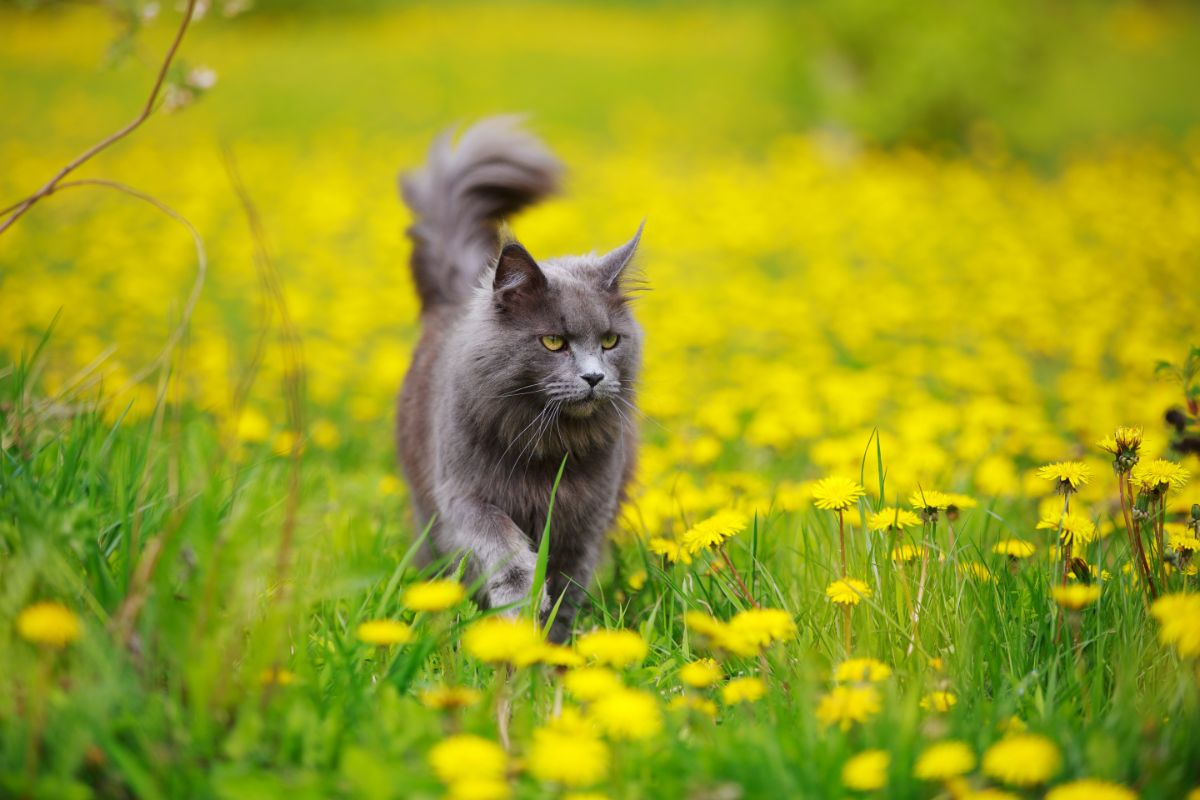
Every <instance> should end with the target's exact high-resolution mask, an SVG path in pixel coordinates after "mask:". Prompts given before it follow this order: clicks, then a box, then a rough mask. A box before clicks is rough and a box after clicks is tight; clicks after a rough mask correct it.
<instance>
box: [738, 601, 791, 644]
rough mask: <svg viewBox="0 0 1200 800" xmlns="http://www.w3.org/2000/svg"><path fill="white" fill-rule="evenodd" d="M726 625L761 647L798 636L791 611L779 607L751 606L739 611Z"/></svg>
mask: <svg viewBox="0 0 1200 800" xmlns="http://www.w3.org/2000/svg"><path fill="white" fill-rule="evenodd" d="M726 625H727V626H728V628H729V629H730V630H731V631H733V633H734V634H735V635H738V636H742V637H745V638H746V639H747V640H748V641H751V642H753V643H754V644H756V645H759V646H760V647H766V646H767V645H769V644H771V643H772V642H785V641H788V640H790V639H794V638H795V637H796V622H795V620H793V619H792V615H791V614H790V613H788V612H787V611H784V610H782V609H779V608H749V609H746V610H745V611H739V612H738V613H737V614H734V615H733V617H732V618H730V620H729V622H728V623H726Z"/></svg>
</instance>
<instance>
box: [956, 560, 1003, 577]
mask: <svg viewBox="0 0 1200 800" xmlns="http://www.w3.org/2000/svg"><path fill="white" fill-rule="evenodd" d="M958 571H959V572H961V573H962V574H963V575H966V576H967V577H968V578H974V579H975V580H977V581H991V580H995V578H994V577H992V571H991V570H990V569H988V568H987V564H980V563H979V562H978V561H964V562H963V563H961V564H959V565H958Z"/></svg>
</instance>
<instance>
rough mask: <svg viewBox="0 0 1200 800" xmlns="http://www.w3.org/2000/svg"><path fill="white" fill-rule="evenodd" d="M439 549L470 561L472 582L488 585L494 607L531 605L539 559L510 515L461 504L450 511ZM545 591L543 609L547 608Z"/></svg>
mask: <svg viewBox="0 0 1200 800" xmlns="http://www.w3.org/2000/svg"><path fill="white" fill-rule="evenodd" d="M437 534H438V539H439V541H438V549H439V550H441V551H442V552H444V553H462V554H464V555H465V556H466V558H467V577H468V579H469V580H470V581H471V582H476V581H479V580H480V579H482V580H483V590H482V591H483V594H484V595H485V597H484V598H483V599H484V600H485V601H486V603H487V605H488V607H490V608H501V607H504V606H513V608H511V609H510V610H509V612H508V613H512V614H516V613H518V611H519V610H520V608H519V605H516V604H525V603H528V600H529V595H530V593H531V592H532V589H533V574H534V569H535V568H536V566H537V555H536V554H535V553H534V551H533V547H532V545H531V544H530V541H529V538H528V537H527V536H526V535H525V533H524V532H523V531H522V530H521V529H520V528H518V527H517V525H516V523H514V522H513V521H512V520H511V519H510V518H509V516H508V515H507V514H505V513H504V512H503V511H501V510H500V509H499V508H497V507H496V506H494V505H492V504H491V503H485V502H482V501H472V500H457V501H455V503H454V504H453V507H452V508H450V509H447V513H446V515H445V519H444V520H443V521H442V523H441V524H439V525H438V526H437ZM546 598H547V594H546V591H545V589H543V590H542V598H541V602H540V603H539V609H540V610H544V609H545V608H547V602H546Z"/></svg>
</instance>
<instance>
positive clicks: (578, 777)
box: [527, 724, 609, 786]
mask: <svg viewBox="0 0 1200 800" xmlns="http://www.w3.org/2000/svg"><path fill="white" fill-rule="evenodd" d="M608 763H609V750H608V745H606V744H605V743H604V742H603V741H602V740H601V739H600V738H599V737H597V736H596V735H595V734H594V733H592V732H591V731H590V730H588V729H587V728H586V727H580V726H576V725H570V724H568V725H558V724H552V725H548V726H546V727H544V728H537V729H535V730H534V732H533V742H532V744H531V745H530V748H529V758H528V760H527V765H528V769H529V772H530V774H531V775H533V776H534V777H535V778H537V779H538V780H540V781H544V782H546V783H556V784H560V785H562V786H590V785H591V784H594V783H598V782H600V781H601V780H603V779H604V776H605V775H606V774H607V773H608Z"/></svg>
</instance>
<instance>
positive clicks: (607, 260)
mask: <svg viewBox="0 0 1200 800" xmlns="http://www.w3.org/2000/svg"><path fill="white" fill-rule="evenodd" d="M645 227H646V220H642V224H641V225H638V229H637V233H635V234H634V235H633V238H632V239H630V240H629V241H628V242H626V243H625V244H623V245H621V246H620V247H618V248H617V249H616V250H613V251H612V252H609V253H605V254H604V255H603V256H601V257H600V265H599V269H598V272H599V274H600V286H601V288H603V289H604V290H605V291H611V290H613V289H615V288H617V286H618V285H619V284H620V282H621V275H622V273H624V272H625V268H626V267H627V266H629V262H631V261H633V256H634V254H635V253H636V252H637V247H638V242H640V241H641V240H642V230H643V229H644V228H645Z"/></svg>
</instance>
